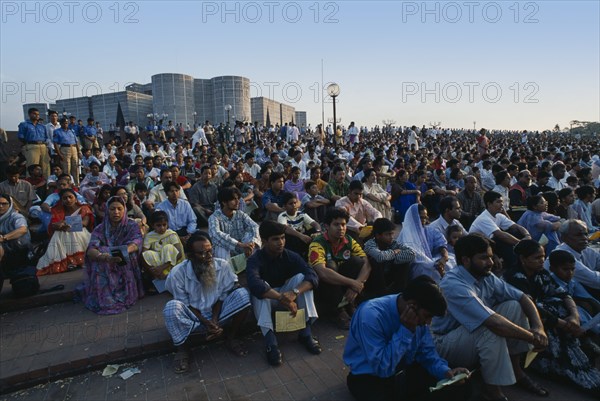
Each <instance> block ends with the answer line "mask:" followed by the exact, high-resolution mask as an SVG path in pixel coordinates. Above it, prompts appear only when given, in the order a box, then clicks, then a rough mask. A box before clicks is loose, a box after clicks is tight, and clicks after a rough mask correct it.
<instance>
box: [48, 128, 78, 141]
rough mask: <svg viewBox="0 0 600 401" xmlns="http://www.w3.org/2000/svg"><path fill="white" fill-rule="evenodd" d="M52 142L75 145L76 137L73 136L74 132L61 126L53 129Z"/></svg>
mask: <svg viewBox="0 0 600 401" xmlns="http://www.w3.org/2000/svg"><path fill="white" fill-rule="evenodd" d="M52 141H53V142H54V143H57V144H59V145H76V144H77V137H76V136H75V132H73V131H72V130H70V129H68V128H67V130H66V131H65V130H63V129H62V128H59V129H56V130H54V137H53V138H52Z"/></svg>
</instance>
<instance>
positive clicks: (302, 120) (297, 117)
mask: <svg viewBox="0 0 600 401" xmlns="http://www.w3.org/2000/svg"><path fill="white" fill-rule="evenodd" d="M294 124H296V125H297V126H298V127H302V126H303V125H304V126H305V127H308V122H307V120H306V112H305V111H297V112H295V114H294Z"/></svg>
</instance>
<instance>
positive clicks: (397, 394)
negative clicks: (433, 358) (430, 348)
mask: <svg viewBox="0 0 600 401" xmlns="http://www.w3.org/2000/svg"><path fill="white" fill-rule="evenodd" d="M436 383H437V380H436V379H435V378H434V377H432V376H430V375H429V373H428V372H427V371H426V370H425V369H424V368H423V367H421V366H420V365H417V364H413V365H411V366H409V367H408V368H406V369H404V370H403V371H402V372H400V373H398V374H397V375H395V376H392V377H387V378H382V377H377V376H372V375H353V374H352V373H350V374H349V375H348V377H347V379H346V384H347V386H348V390H350V393H351V394H352V396H353V397H354V399H356V400H357V401H363V400H364V401H370V400H385V401H387V400H390V401H391V400H419V401H420V400H448V401H450V400H466V399H468V397H469V395H470V388H471V386H470V383H469V382H467V383H465V384H463V385H453V386H448V387H446V388H445V389H443V390H439V391H435V392H432V393H430V392H429V387H433V386H435V384H436Z"/></svg>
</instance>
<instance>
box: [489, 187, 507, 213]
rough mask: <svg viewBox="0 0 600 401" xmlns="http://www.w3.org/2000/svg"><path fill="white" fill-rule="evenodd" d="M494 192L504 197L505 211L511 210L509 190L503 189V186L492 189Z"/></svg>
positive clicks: (503, 205)
mask: <svg viewBox="0 0 600 401" xmlns="http://www.w3.org/2000/svg"><path fill="white" fill-rule="evenodd" d="M492 191H494V192H498V193H499V194H500V195H502V207H504V210H508V209H509V208H510V198H509V196H508V188H506V187H503V186H502V185H496V186H494V188H492Z"/></svg>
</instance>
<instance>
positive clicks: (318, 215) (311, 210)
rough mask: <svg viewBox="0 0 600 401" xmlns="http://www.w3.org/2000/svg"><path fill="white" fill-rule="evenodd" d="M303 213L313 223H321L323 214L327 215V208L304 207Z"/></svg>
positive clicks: (323, 218)
mask: <svg viewBox="0 0 600 401" xmlns="http://www.w3.org/2000/svg"><path fill="white" fill-rule="evenodd" d="M304 213H306V214H307V215H309V216H310V217H311V218H312V219H313V220H314V221H316V222H321V221H323V220H325V213H327V206H325V205H323V206H319V207H307V206H305V207H304Z"/></svg>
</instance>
